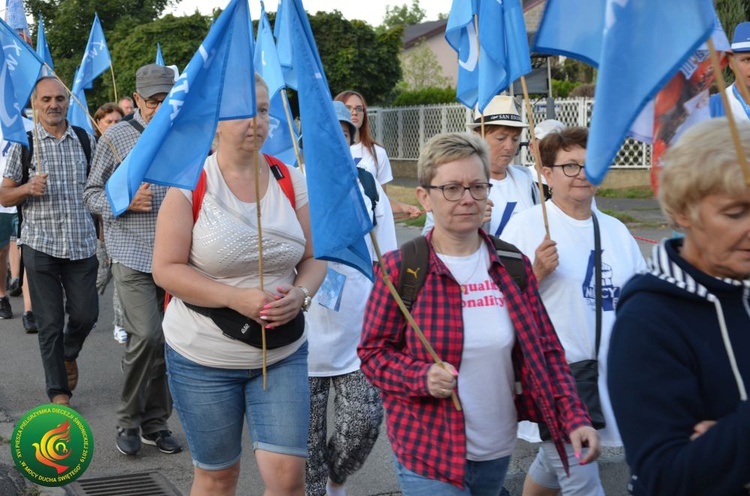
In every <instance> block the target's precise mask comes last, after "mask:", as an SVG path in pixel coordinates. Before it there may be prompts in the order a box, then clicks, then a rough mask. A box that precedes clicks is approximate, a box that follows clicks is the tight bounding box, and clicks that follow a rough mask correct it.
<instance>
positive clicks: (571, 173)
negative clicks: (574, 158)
mask: <svg viewBox="0 0 750 496" xmlns="http://www.w3.org/2000/svg"><path fill="white" fill-rule="evenodd" d="M550 167H560V168H561V169H562V171H563V174H565V175H566V176H568V177H576V176H577V175H578V174H580V173H581V169H583V168H584V167H585V166H584V165H579V164H577V163H575V162H571V163H569V164H555V165H550Z"/></svg>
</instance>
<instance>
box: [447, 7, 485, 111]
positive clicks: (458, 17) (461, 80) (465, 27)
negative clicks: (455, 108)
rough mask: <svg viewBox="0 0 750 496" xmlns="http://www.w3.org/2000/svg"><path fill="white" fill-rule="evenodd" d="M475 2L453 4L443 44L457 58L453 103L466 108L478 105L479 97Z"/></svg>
mask: <svg viewBox="0 0 750 496" xmlns="http://www.w3.org/2000/svg"><path fill="white" fill-rule="evenodd" d="M476 14H477V0H470V1H469V0H453V5H452V6H451V12H450V15H449V16H448V24H447V25H446V27H445V40H446V41H447V42H448V44H449V45H450V46H451V47H452V48H453V49H454V50H455V51H456V53H457V54H458V82H457V84H456V99H457V100H458V101H459V102H461V103H462V104H464V105H465V106H467V107H469V108H474V107H475V106H476V104H477V98H478V93H479V40H478V39H477V30H476V26H475V25H474V16H475V15H476Z"/></svg>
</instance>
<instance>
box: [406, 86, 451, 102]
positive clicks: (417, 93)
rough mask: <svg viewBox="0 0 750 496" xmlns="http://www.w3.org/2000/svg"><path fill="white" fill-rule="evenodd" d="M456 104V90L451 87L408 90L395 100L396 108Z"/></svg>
mask: <svg viewBox="0 0 750 496" xmlns="http://www.w3.org/2000/svg"><path fill="white" fill-rule="evenodd" d="M440 103H456V89H455V88H451V87H445V88H436V87H427V88H422V89H419V90H413V91H412V90H406V91H402V92H401V93H399V94H398V96H397V97H396V98H395V99H394V100H393V106H394V107H411V106H414V105H437V104H440Z"/></svg>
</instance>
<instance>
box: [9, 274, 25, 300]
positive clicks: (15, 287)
mask: <svg viewBox="0 0 750 496" xmlns="http://www.w3.org/2000/svg"><path fill="white" fill-rule="evenodd" d="M21 293H22V290H21V281H20V280H19V279H18V278H17V277H14V278H13V279H11V280H10V282H9V283H8V294H9V295H11V296H21Z"/></svg>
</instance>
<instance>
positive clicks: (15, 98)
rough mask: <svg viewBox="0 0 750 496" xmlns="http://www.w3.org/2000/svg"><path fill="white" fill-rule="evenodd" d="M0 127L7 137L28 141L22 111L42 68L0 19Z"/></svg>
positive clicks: (15, 140)
mask: <svg viewBox="0 0 750 496" xmlns="http://www.w3.org/2000/svg"><path fill="white" fill-rule="evenodd" d="M0 38H1V39H0V42H2V47H3V49H2V52H1V56H2V60H0V128H1V129H2V132H3V137H4V138H5V139H6V140H7V141H13V142H15V143H21V144H23V145H28V144H29V142H28V139H27V138H26V129H25V128H24V124H23V118H22V111H23V109H24V107H25V106H26V102H28V101H29V97H30V96H31V92H32V91H33V90H34V86H35V85H36V81H37V79H38V78H39V74H40V73H41V71H42V61H41V60H40V59H39V57H38V56H37V54H36V53H35V52H34V51H33V50H32V49H31V47H30V46H29V45H28V44H27V43H26V42H25V41H23V40H21V39H20V38H19V37H18V34H17V33H16V31H15V30H14V29H13V28H11V27H10V26H8V25H7V24H6V23H5V22H4V21H3V20H1V19H0Z"/></svg>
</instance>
